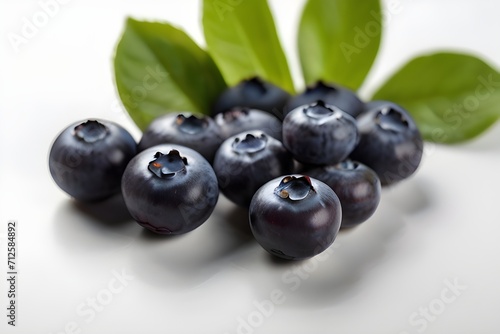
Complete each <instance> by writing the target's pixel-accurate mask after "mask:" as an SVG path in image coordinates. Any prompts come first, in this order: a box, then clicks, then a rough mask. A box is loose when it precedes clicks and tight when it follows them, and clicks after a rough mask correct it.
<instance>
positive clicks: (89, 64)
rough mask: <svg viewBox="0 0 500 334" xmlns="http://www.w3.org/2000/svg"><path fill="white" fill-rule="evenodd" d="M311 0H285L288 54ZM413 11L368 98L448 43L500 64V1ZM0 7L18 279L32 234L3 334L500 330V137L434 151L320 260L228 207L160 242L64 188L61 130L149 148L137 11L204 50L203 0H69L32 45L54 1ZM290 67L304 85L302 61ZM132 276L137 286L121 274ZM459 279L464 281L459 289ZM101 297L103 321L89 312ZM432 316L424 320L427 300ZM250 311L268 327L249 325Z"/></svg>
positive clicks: (0, 71) (4, 204) (9, 209)
mask: <svg viewBox="0 0 500 334" xmlns="http://www.w3.org/2000/svg"><path fill="white" fill-rule="evenodd" d="M42 1H44V0H42ZM302 3H303V2H302V1H290V0H271V4H272V7H273V10H274V12H275V13H276V14H277V22H278V25H279V31H280V34H281V35H282V36H283V38H284V44H285V48H286V51H287V52H288V54H289V55H290V54H293V55H295V46H294V38H295V36H294V34H293V33H292V32H293V31H294V29H293V27H294V25H295V24H296V20H297V18H298V14H299V11H300V8H301V4H302ZM386 3H389V1H386ZM401 3H402V7H401V10H400V12H399V13H398V14H396V15H393V16H392V19H391V20H390V23H389V25H388V28H387V31H386V34H385V35H384V40H383V44H382V49H381V53H380V55H379V58H378V59H377V62H376V67H375V69H374V71H373V72H372V73H371V74H370V80H369V81H368V84H367V85H366V87H365V89H364V92H366V91H370V90H372V89H374V88H375V87H376V85H377V84H379V83H380V82H381V81H382V80H383V78H384V77H385V76H386V75H388V74H389V73H392V71H393V70H394V69H395V68H396V67H398V66H399V65H400V64H402V63H404V62H405V61H406V60H407V59H409V58H410V57H411V56H412V55H415V54H416V53H420V52H422V51H428V50H430V49H435V48H439V49H443V48H455V49H461V50H469V51H473V52H475V53H476V54H479V55H481V56H482V57H484V58H486V59H488V60H489V61H490V62H491V63H493V64H494V65H495V66H496V67H497V68H498V67H499V65H500V44H499V43H498V31H499V30H500V29H499V28H500V25H499V23H498V13H499V12H500V3H499V2H498V1H489V0H482V1H479V0H478V1H474V2H472V1H456V0H447V1H444V0H440V1H433V0H425V1H424V0H419V1H410V0H407V1H401ZM0 8H1V9H0V22H1V23H0V27H1V28H0V29H1V31H0V32H1V41H0V43H1V48H2V52H1V58H0V80H1V86H0V135H1V141H0V152H1V157H0V223H1V224H0V226H1V230H0V236H1V237H2V240H1V243H2V244H1V246H0V247H1V256H0V262H1V264H0V268H2V269H1V270H2V273H5V272H6V271H7V270H6V267H5V262H6V250H5V249H6V244H5V242H6V240H5V233H6V224H7V221H8V220H9V219H15V220H17V221H18V222H19V226H20V227H19V232H18V238H19V239H18V240H19V249H18V253H19V258H18V262H19V264H18V265H19V282H18V284H19V285H18V292H19V296H18V306H19V309H18V319H17V320H18V326H17V327H16V328H11V327H10V326H7V324H6V322H7V321H6V320H7V319H6V317H5V315H4V314H5V313H6V311H5V307H6V302H7V298H6V293H7V292H6V291H7V290H6V289H7V287H6V281H5V279H3V277H4V275H3V274H2V275H0V276H1V277H2V279H1V280H0V296H1V297H0V305H1V307H0V309H2V310H3V311H2V312H1V313H0V319H2V320H1V323H0V332H2V333H43V334H46V333H47V334H48V333H54V334H55V333H92V334H94V333H95V334H97V333H139V332H144V333H206V334H208V333H220V334H224V333H230V334H233V333H289V334H293V333H306V332H307V333H341V334H350V333H356V334H357V333H372V334H376V333H381V334H382V333H383V334H388V333H394V334H401V333H410V334H413V333H419V332H425V333H428V334H431V333H434V334H443V333H454V334H461V333H463V334H470V333H481V334H490V333H498V332H499V331H500V320H499V318H498V315H497V311H498V310H499V309H500V285H499V284H498V282H499V279H500V270H499V267H500V266H499V263H498V254H499V253H500V243H498V234H499V233H500V224H499V223H500V219H499V214H498V192H497V188H498V181H499V179H498V171H499V167H500V159H499V153H500V144H499V142H500V127H498V126H496V127H495V128H494V129H492V130H491V131H490V132H488V133H487V134H486V135H485V136H483V137H481V138H480V139H478V140H476V141H474V142H472V143H469V144H466V145H463V146H455V147H442V146H435V145H428V146H427V148H426V154H425V157H424V161H423V164H422V167H421V168H420V170H419V172H418V174H417V175H416V176H415V177H414V178H412V179H411V180H409V181H407V182H404V183H402V184H400V185H398V186H397V187H395V188H394V189H391V190H388V191H384V194H383V199H382V203H381V206H380V209H379V210H378V211H377V213H376V214H375V216H374V217H373V218H372V219H370V221H368V222H367V223H365V225H363V226H361V227H359V228H357V229H355V230H352V231H349V232H345V233H341V234H340V235H339V237H338V239H337V241H336V242H335V244H334V245H335V246H333V247H332V248H330V249H329V250H328V251H327V253H325V255H324V256H323V257H321V259H322V260H323V261H322V262H319V261H318V260H317V259H314V260H309V261H305V262H301V263H292V264H282V263H275V262H274V261H271V260H270V257H269V256H268V255H267V254H266V253H265V251H263V250H262V249H261V248H260V247H259V246H258V245H257V244H256V243H255V242H254V241H252V239H251V238H250V237H248V235H247V234H245V233H244V229H242V228H238V227H237V224H245V220H246V216H245V214H244V213H243V212H241V211H239V210H237V209H235V207H234V206H232V205H231V204H229V203H228V202H227V201H225V200H224V199H221V200H220V203H219V206H218V208H217V209H216V212H215V213H214V216H213V217H212V218H211V219H210V220H209V221H208V222H207V223H206V224H205V225H203V226H202V227H200V228H199V229H197V230H195V231H194V232H192V233H190V234H188V235H186V236H182V237H176V238H171V239H168V240H165V239H164V238H161V237H158V238H156V237H152V236H151V235H150V234H148V233H143V231H142V230H141V228H140V227H139V226H138V225H137V224H135V223H134V222H133V221H131V220H128V219H124V218H123V217H122V215H120V214H116V215H115V214H114V212H110V211H105V212H101V213H100V216H105V218H106V219H105V221H102V220H100V219H98V218H97V217H96V216H95V214H96V213H98V212H99V208H91V209H82V208H78V207H77V206H76V205H75V204H74V203H73V202H72V201H71V200H70V199H69V198H68V197H67V196H66V195H65V194H64V193H62V192H61V191H60V190H59V189H58V188H57V187H56V186H55V184H54V183H53V181H52V180H51V178H50V175H49V173H48V168H47V154H48V150H49V147H50V144H51V142H52V140H53V139H54V137H55V136H56V135H57V133H58V132H59V131H60V130H61V129H62V128H63V127H65V126H66V125H67V124H69V123H71V122H73V121H75V120H78V119H84V118H88V117H101V118H106V119H110V120H114V121H117V122H120V123H121V124H123V125H124V126H125V127H126V128H127V129H129V130H130V131H132V132H133V133H134V135H135V136H136V138H139V132H138V130H137V129H136V128H135V126H134V125H133V123H132V122H131V121H130V120H129V118H128V117H127V116H126V115H125V113H124V112H123V110H122V109H121V107H120V104H119V103H118V99H117V95H116V93H115V90H114V85H113V76H112V67H111V59H112V54H113V49H114V46H115V44H116V42H117V39H118V37H119V34H120V32H121V31H122V28H123V22H124V17H125V16H126V15H133V16H134V17H137V18H145V19H151V20H155V19H158V20H167V21H170V22H174V23H176V24H179V25H180V26H182V27H183V28H185V29H186V30H187V31H188V32H189V33H190V34H191V35H192V36H194V38H195V39H196V40H197V41H202V40H203V39H202V34H201V29H200V27H199V24H198V21H199V16H200V13H199V9H198V1H178V0H177V1H167V0H163V1H153V0H142V1H132V0H126V1H125V0H120V1H119V0H113V1H97V0H86V1H81V0H73V1H69V2H68V3H67V4H65V5H61V7H60V10H59V11H58V13H57V14H56V15H55V16H54V17H53V18H51V19H50V20H49V21H48V23H47V24H46V26H44V27H43V28H40V30H39V31H38V33H37V34H36V36H34V37H33V38H31V39H30V40H29V41H28V43H27V44H26V45H22V46H21V47H20V51H19V52H18V53H16V52H14V50H13V48H12V47H11V45H10V43H9V41H8V39H7V37H6V36H7V33H9V32H14V33H19V32H20V30H21V27H22V24H23V18H24V17H27V18H29V17H32V16H33V15H34V14H35V13H37V12H38V11H40V4H39V3H38V2H37V1H22V2H21V1H14V0H2V3H1V5H0ZM290 59H291V64H292V67H293V70H294V74H295V75H296V77H298V74H299V71H298V66H297V63H298V62H297V58H296V57H295V56H293V57H290ZM297 82H298V83H300V80H297ZM100 211H103V210H100ZM93 213H94V214H93ZM98 216H99V214H98ZM307 270H309V271H310V273H307ZM122 271H125V272H126V273H127V274H128V275H130V276H133V279H131V280H129V281H128V280H126V281H125V282H124V283H123V282H122V283H120V281H117V280H116V279H115V276H116V272H122ZM455 280H457V281H458V282H459V284H460V285H461V286H463V287H465V288H464V289H463V290H458V291H456V293H454V292H453V291H452V290H446V289H449V288H448V285H449V284H450V283H453V282H454V281H455ZM112 291H114V292H112ZM280 293H281V294H280ZM276 294H278V295H276ZM272 297H274V299H275V302H276V303H275V304H274V305H273V306H272V307H270V306H269V303H266V302H265V303H264V306H266V307H267V311H266V312H264V313H266V314H265V315H264V316H262V315H259V314H262V311H259V308H258V307H257V306H256V303H261V302H262V301H264V300H269V299H271V298H272ZM278 297H279V298H278ZM92 298H97V300H98V301H99V300H100V302H98V303H99V305H97V306H96V307H97V308H98V309H99V311H91V310H92V308H91V307H90V306H89V305H88V304H87V303H89V302H91V300H92ZM276 299H277V300H276ZM102 304H105V305H102ZM443 305H444V307H442V308H441V306H443ZM429 307H430V309H431V311H429V312H430V313H431V314H430V315H429V316H428V318H427V319H428V320H423V319H425V318H424V317H423V316H421V315H420V314H419V312H421V311H422V310H421V309H420V308H429ZM432 310H433V311H432ZM257 312H260V313H257ZM432 312H434V313H432ZM438 313H439V314H438ZM249 318H250V319H249ZM241 319H245V321H246V322H248V321H250V323H252V324H254V325H255V327H251V328H249V327H248V328H243V327H241V326H242V325H241ZM411 319H413V320H411ZM261 320H262V321H261ZM424 325H425V328H424Z"/></svg>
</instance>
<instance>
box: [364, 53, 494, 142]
mask: <svg viewBox="0 0 500 334" xmlns="http://www.w3.org/2000/svg"><path fill="white" fill-rule="evenodd" d="M373 99H377V100H379V99H383V100H390V101H394V102H396V103H398V104H400V105H402V106H403V107H405V108H407V109H408V111H409V112H410V113H411V114H412V116H413V118H414V119H415V121H416V122H417V125H418V127H419V129H420V131H421V132H422V135H423V137H424V138H425V139H426V140H428V141H434V142H440V143H458V142H462V141H466V140H469V139H471V138H474V137H476V136H477V135H479V134H481V133H482V132H484V131H485V130H486V129H487V128H489V127H490V126H491V125H493V124H494V123H495V122H496V121H497V119H498V118H499V117H500V73H498V72H497V71H496V70H495V69H493V68H492V67H491V66H490V65H488V64H486V63H485V62H484V61H482V60H480V59H478V58H475V57H473V56H470V55H465V54H457V53H446V52H442V53H435V54H431V55H426V56H420V57H417V58H415V59H413V60H412V61H410V62H409V63H408V64H406V65H405V66H403V67H402V68H401V69H400V70H399V71H397V72H396V74H394V75H393V76H392V77H391V78H390V79H389V80H388V81H387V82H386V83H385V84H384V85H383V86H382V87H381V88H380V89H379V90H378V92H376V93H375V95H374V96H373Z"/></svg>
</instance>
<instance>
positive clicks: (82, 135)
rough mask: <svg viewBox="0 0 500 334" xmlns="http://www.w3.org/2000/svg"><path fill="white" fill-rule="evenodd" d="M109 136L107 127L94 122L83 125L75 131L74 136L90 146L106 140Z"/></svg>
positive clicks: (78, 126)
mask: <svg viewBox="0 0 500 334" xmlns="http://www.w3.org/2000/svg"><path fill="white" fill-rule="evenodd" d="M108 134H109V129H108V127H107V126H106V125H104V124H102V123H100V122H98V121H92V120H89V121H86V122H84V123H81V124H79V125H77V126H75V129H74V136H75V137H76V138H78V139H80V140H82V141H84V142H86V143H89V144H90V143H95V142H97V141H99V140H102V139H104V138H105V137H106V136H107V135H108Z"/></svg>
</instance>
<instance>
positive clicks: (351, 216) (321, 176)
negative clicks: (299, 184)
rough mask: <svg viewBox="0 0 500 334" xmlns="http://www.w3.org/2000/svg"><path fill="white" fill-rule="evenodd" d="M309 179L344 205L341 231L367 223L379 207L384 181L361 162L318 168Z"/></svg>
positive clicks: (310, 173) (346, 162) (311, 172)
mask: <svg viewBox="0 0 500 334" xmlns="http://www.w3.org/2000/svg"><path fill="white" fill-rule="evenodd" d="M307 175H309V176H310V177H313V178H315V179H318V180H320V181H322V182H324V183H326V184H327V185H328V186H329V187H330V188H332V189H333V191H334V192H335V193H336V194H337V196H338V197H339V199H340V203H341V205H342V225H341V228H349V227H353V226H356V225H359V224H361V223H363V222H365V221H366V220H367V219H368V218H370V217H371V216H372V215H373V213H374V212H375V210H376V209H377V207H378V204H379V202H380V197H381V185H380V180H379V179H378V177H377V174H376V173H375V172H374V171H373V170H372V169H370V168H369V167H367V166H365V165H363V164H361V163H359V162H357V161H350V160H348V161H343V162H341V163H338V164H336V165H329V166H319V167H315V168H313V169H310V170H308V171H307Z"/></svg>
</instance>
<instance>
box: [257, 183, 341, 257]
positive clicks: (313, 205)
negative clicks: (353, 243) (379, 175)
mask: <svg viewBox="0 0 500 334" xmlns="http://www.w3.org/2000/svg"><path fill="white" fill-rule="evenodd" d="M249 214H250V227H251V230H252V233H253V235H254V236H255V239H257V242H258V243H259V244H260V245H261V246H262V247H263V248H264V249H265V250H267V251H268V252H269V253H271V254H273V255H275V256H278V257H281V258H284V259H289V260H300V259H305V258H309V257H312V256H314V255H317V254H319V253H321V252H323V251H324V250H325V249H327V248H328V247H329V246H330V245H331V244H332V243H333V241H334V240H335V238H336V236H337V233H338V231H339V228H340V221H341V219H342V208H341V204H340V201H339V198H338V197H337V195H336V194H335V192H334V191H333V190H332V189H331V188H330V187H329V186H327V185H326V184H324V183H323V182H321V181H318V180H316V179H313V178H309V177H307V176H300V175H294V176H285V177H283V176H281V177H278V178H276V179H273V180H271V181H269V182H268V183H266V184H265V185H264V186H262V187H261V188H260V189H259V190H258V191H257V192H256V193H255V196H254V197H253V199H252V202H251V204H250V213H249Z"/></svg>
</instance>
